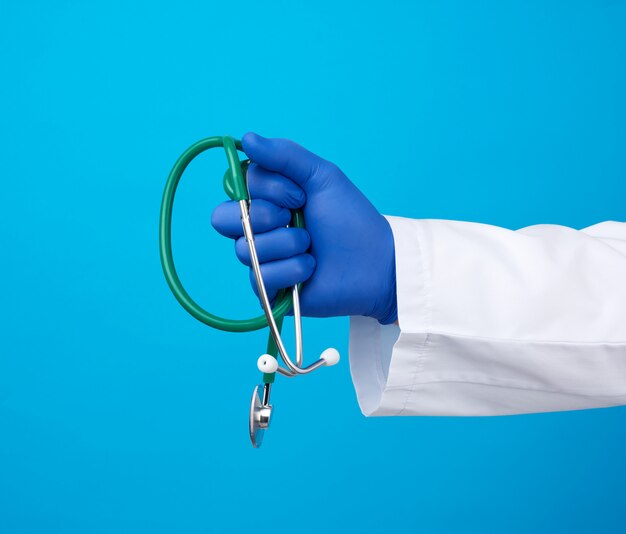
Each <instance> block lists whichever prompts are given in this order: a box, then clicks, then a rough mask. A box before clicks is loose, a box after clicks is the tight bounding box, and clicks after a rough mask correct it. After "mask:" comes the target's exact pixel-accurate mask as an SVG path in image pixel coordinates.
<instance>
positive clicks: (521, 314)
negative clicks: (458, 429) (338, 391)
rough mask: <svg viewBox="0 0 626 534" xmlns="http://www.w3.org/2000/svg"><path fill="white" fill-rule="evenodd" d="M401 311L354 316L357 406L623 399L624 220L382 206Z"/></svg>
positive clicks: (367, 410) (532, 406)
mask: <svg viewBox="0 0 626 534" xmlns="http://www.w3.org/2000/svg"><path fill="white" fill-rule="evenodd" d="M388 220H389V222H390V224H391V228H392V230H393V235H394V241H395V248H396V277H397V296H398V325H389V326H382V325H380V324H379V323H378V322H377V321H376V320H375V319H370V318H367V317H352V318H351V320H350V370H351V373H352V378H353V381H354V384H355V388H356V392H357V397H358V401H359V405H360V407H361V410H362V411H363V413H364V414H366V415H504V414H517V413H531V412H545V411H560V410H577V409H583V408H596V407H605V406H615V405H620V404H626V223H619V222H604V223H601V224H597V225H595V226H591V227H589V228H585V229H584V230H574V229H571V228H567V227H564V226H556V225H538V226H530V227H528V228H524V229H522V230H517V231H511V230H506V229H503V228H498V227H495V226H489V225H485V224H476V223H466V222H456V221H443V220H414V219H404V218H397V217H389V218H388Z"/></svg>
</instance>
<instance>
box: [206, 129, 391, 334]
mask: <svg viewBox="0 0 626 534" xmlns="http://www.w3.org/2000/svg"><path fill="white" fill-rule="evenodd" d="M242 144H243V149H244V151H245V153H246V154H247V155H248V157H249V158H250V159H251V160H252V162H253V163H252V164H251V165H250V167H249V169H248V188H249V190H250V196H251V198H252V199H253V201H252V204H251V214H250V217H251V221H252V227H253V230H254V232H255V242H256V246H257V251H258V254H259V261H260V262H261V271H262V273H263V278H264V280H265V284H266V288H267V291H268V294H269V295H270V297H273V296H275V295H276V292H277V291H278V290H279V289H281V288H284V287H289V286H292V285H294V284H296V283H300V282H306V283H305V284H304V285H303V288H302V293H301V309H302V313H303V315H306V316H309V317H332V316H341V315H364V316H369V317H374V318H376V319H377V320H378V321H379V322H381V323H382V324H389V323H392V322H394V321H396V319H397V299H396V275H395V250H394V242H393V234H392V232H391V227H390V226H389V223H388V222H387V220H386V219H385V218H384V217H383V216H382V215H381V214H380V213H379V212H378V211H377V210H376V208H375V207H374V206H373V205H372V204H371V202H370V201H369V200H367V198H365V196H364V195H363V194H362V193H361V192H360V191H359V190H358V189H357V188H356V187H355V185H354V184H353V183H352V182H350V180H349V179H348V178H347V177H346V175H345V174H344V173H343V172H341V170H340V169H339V168H338V167H337V166H336V165H334V164H332V163H330V162H329V161H326V160H324V159H322V158H320V157H318V156H316V155H315V154H313V153H311V152H309V151H308V150H306V149H304V148H303V147H301V146H300V145H298V144H296V143H294V142H292V141H289V140H286V139H266V138H264V137H261V136H259V135H256V134H254V133H248V134H246V135H245V136H244V137H243V139H242ZM301 207H302V208H303V211H304V220H305V223H306V230H303V229H298V228H286V227H285V226H286V225H287V224H288V223H289V219H290V213H289V209H293V208H301ZM211 222H212V224H213V226H214V228H215V229H216V230H217V231H218V232H220V233H221V234H223V235H225V236H228V237H231V238H234V239H236V243H235V251H236V254H237V257H238V258H239V259H240V260H241V261H242V262H243V263H244V264H246V265H248V266H249V265H250V258H249V255H248V249H247V244H246V242H245V238H243V237H242V235H243V231H242V229H241V221H240V218H239V208H238V206H237V204H236V203H235V202H225V203H223V204H220V205H219V206H217V208H216V209H215V210H214V212H213V216H212V219H211ZM250 278H251V283H252V286H253V288H254V289H255V291H256V283H255V282H254V276H253V275H252V272H251V277H250Z"/></svg>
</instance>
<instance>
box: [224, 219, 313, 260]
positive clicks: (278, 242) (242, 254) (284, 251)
mask: <svg viewBox="0 0 626 534" xmlns="http://www.w3.org/2000/svg"><path fill="white" fill-rule="evenodd" d="M254 243H255V245H256V250H257V254H258V256H259V262H260V263H265V262H268V261H276V260H282V259H286V258H291V257H292V256H297V255H299V254H304V253H305V252H306V251H307V250H308V249H309V247H310V246H311V237H310V236H309V232H307V231H306V230H304V229H303V228H276V229H275V230H270V231H269V232H265V233H263V234H257V235H256V236H255V238H254ZM235 252H236V253H237V258H239V261H240V262H241V263H243V264H244V265H247V266H248V267H250V266H251V265H252V263H251V262H250V252H249V250H248V243H247V242H246V239H245V237H240V238H239V239H237V241H236V242H235Z"/></svg>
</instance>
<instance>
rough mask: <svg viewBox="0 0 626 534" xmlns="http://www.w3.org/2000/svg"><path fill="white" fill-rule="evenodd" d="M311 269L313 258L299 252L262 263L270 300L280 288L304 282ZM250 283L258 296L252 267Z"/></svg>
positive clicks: (312, 267) (264, 280) (310, 273)
mask: <svg viewBox="0 0 626 534" xmlns="http://www.w3.org/2000/svg"><path fill="white" fill-rule="evenodd" d="M313 271H315V258H313V256H311V255H310V254H299V255H298V256H292V257H291V258H287V259H284V260H278V261H270V262H267V263H264V264H262V265H261V274H262V275H263V282H264V283H265V289H266V291H267V295H268V297H269V299H270V301H272V300H274V298H275V297H276V293H278V291H279V290H280V289H282V288H285V287H291V286H293V285H295V284H300V283H302V282H306V281H307V280H308V279H309V278H310V277H311V275H312V274H313ZM250 283H251V284H252V289H253V290H254V293H255V294H256V295H257V296H258V294H259V292H258V289H257V285H256V280H255V278H254V272H253V271H252V269H250Z"/></svg>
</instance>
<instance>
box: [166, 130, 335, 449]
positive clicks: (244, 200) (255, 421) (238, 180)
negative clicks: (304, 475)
mask: <svg viewBox="0 0 626 534" xmlns="http://www.w3.org/2000/svg"><path fill="white" fill-rule="evenodd" d="M217 147H223V148H224V151H225V152H226V159H227V160H228V170H227V171H226V173H225V174H224V190H225V191H226V194H227V195H228V196H229V197H230V198H231V200H235V201H237V202H238V203H239V209H240V212H241V225H242V227H243V233H244V236H245V239H246V242H247V244H248V250H249V251H250V259H251V263H252V270H253V271H254V277H255V279H256V284H257V288H258V294H259V299H260V301H261V305H262V307H263V312H264V315H260V316H258V317H254V318H252V319H224V318H223V317H219V316H217V315H213V314H211V313H209V312H208V311H206V310H205V309H204V308H202V307H201V306H200V305H199V304H198V303H196V302H195V301H194V300H193V299H192V298H191V297H190V296H189V294H188V293H187V291H185V288H184V287H183V285H182V283H181V281H180V278H179V277H178V274H177V273H176V268H175V267H174V259H173V256H172V208H173V205H174V196H175V195H176V188H177V187H178V183H179V182H180V179H181V178H182V175H183V173H184V172H185V169H186V168H187V166H188V165H189V164H190V163H191V161H192V160H193V159H194V158H195V157H196V156H198V155H199V154H201V153H202V152H204V151H205V150H209V149H211V148H217ZM238 150H240V151H241V150H242V147H241V141H239V140H236V139H234V138H232V137H229V136H224V137H207V138H206V139H202V140H200V141H198V142H197V143H195V144H193V145H191V146H190V147H189V148H188V149H187V150H185V151H184V152H183V153H182V154H181V156H180V157H179V158H178V160H177V161H176V163H175V164H174V167H172V170H171V171H170V174H169V176H168V178H167V183H166V184H165V191H164V192H163V200H162V202H161V218H160V221H159V247H160V252H161V264H162V265H163V272H164V273H165V279H166V280H167V283H168V285H169V287H170V289H171V290H172V293H174V296H175V297H176V299H177V300H178V302H179V303H180V304H181V306H182V307H183V308H184V309H185V310H187V311H188V312H189V313H190V314H191V315H192V316H193V317H195V318H196V319H198V320H199V321H201V322H203V323H204V324H206V325H208V326H210V327H212V328H217V329H219V330H226V331H228V332H250V331H253V330H260V329H261V328H264V327H265V326H269V329H270V335H269V339H268V343H267V353H266V354H263V355H261V356H260V357H259V359H258V361H257V367H258V369H259V371H261V372H262V373H263V381H262V383H261V384H259V385H257V386H255V388H254V391H253V392H252V399H251V401H250V412H249V423H248V427H249V431H250V440H251V441H252V445H253V446H254V447H260V446H261V443H262V441H263V434H264V432H265V430H266V429H267V428H268V427H269V424H270V421H271V417H272V409H273V407H272V405H271V404H270V392H271V388H272V384H273V383H274V380H275V377H276V373H280V374H281V375H283V376H287V377H294V376H297V375H305V374H308V373H310V372H312V371H314V370H315V369H319V368H320V367H322V366H325V365H335V364H336V363H337V362H338V361H339V352H337V350H336V349H334V348H328V349H326V350H324V351H323V352H322V354H321V355H320V357H319V359H318V360H316V361H315V362H313V363H311V364H309V365H307V366H305V365H304V363H303V358H302V317H301V314H300V285H299V284H298V285H295V286H293V287H291V288H289V289H283V290H281V291H280V292H279V293H278V296H277V297H276V300H275V304H274V308H272V307H271V304H270V300H269V298H268V296H267V291H266V289H265V284H264V282H263V276H262V274H261V266H260V265H259V258H258V255H257V251H256V246H255V244H254V232H253V231H252V225H251V223H250V193H249V191H248V185H247V180H246V174H247V169H248V165H249V163H250V161H249V160H245V161H241V160H240V159H239V155H238V153H237V151H238ZM290 226H292V227H297V228H304V217H303V215H302V212H301V211H300V210H292V212H291V222H290ZM291 308H293V319H294V330H295V341H296V354H295V362H294V360H292V359H291V358H290V357H289V354H288V353H287V350H286V349H285V345H284V343H283V340H282V337H281V335H280V333H281V329H282V325H283V319H284V316H285V313H287V312H288V311H289V310H290V309H291ZM279 354H280V358H281V360H282V361H283V363H284V365H285V367H281V366H280V365H279V364H278V360H277V355H279Z"/></svg>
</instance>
